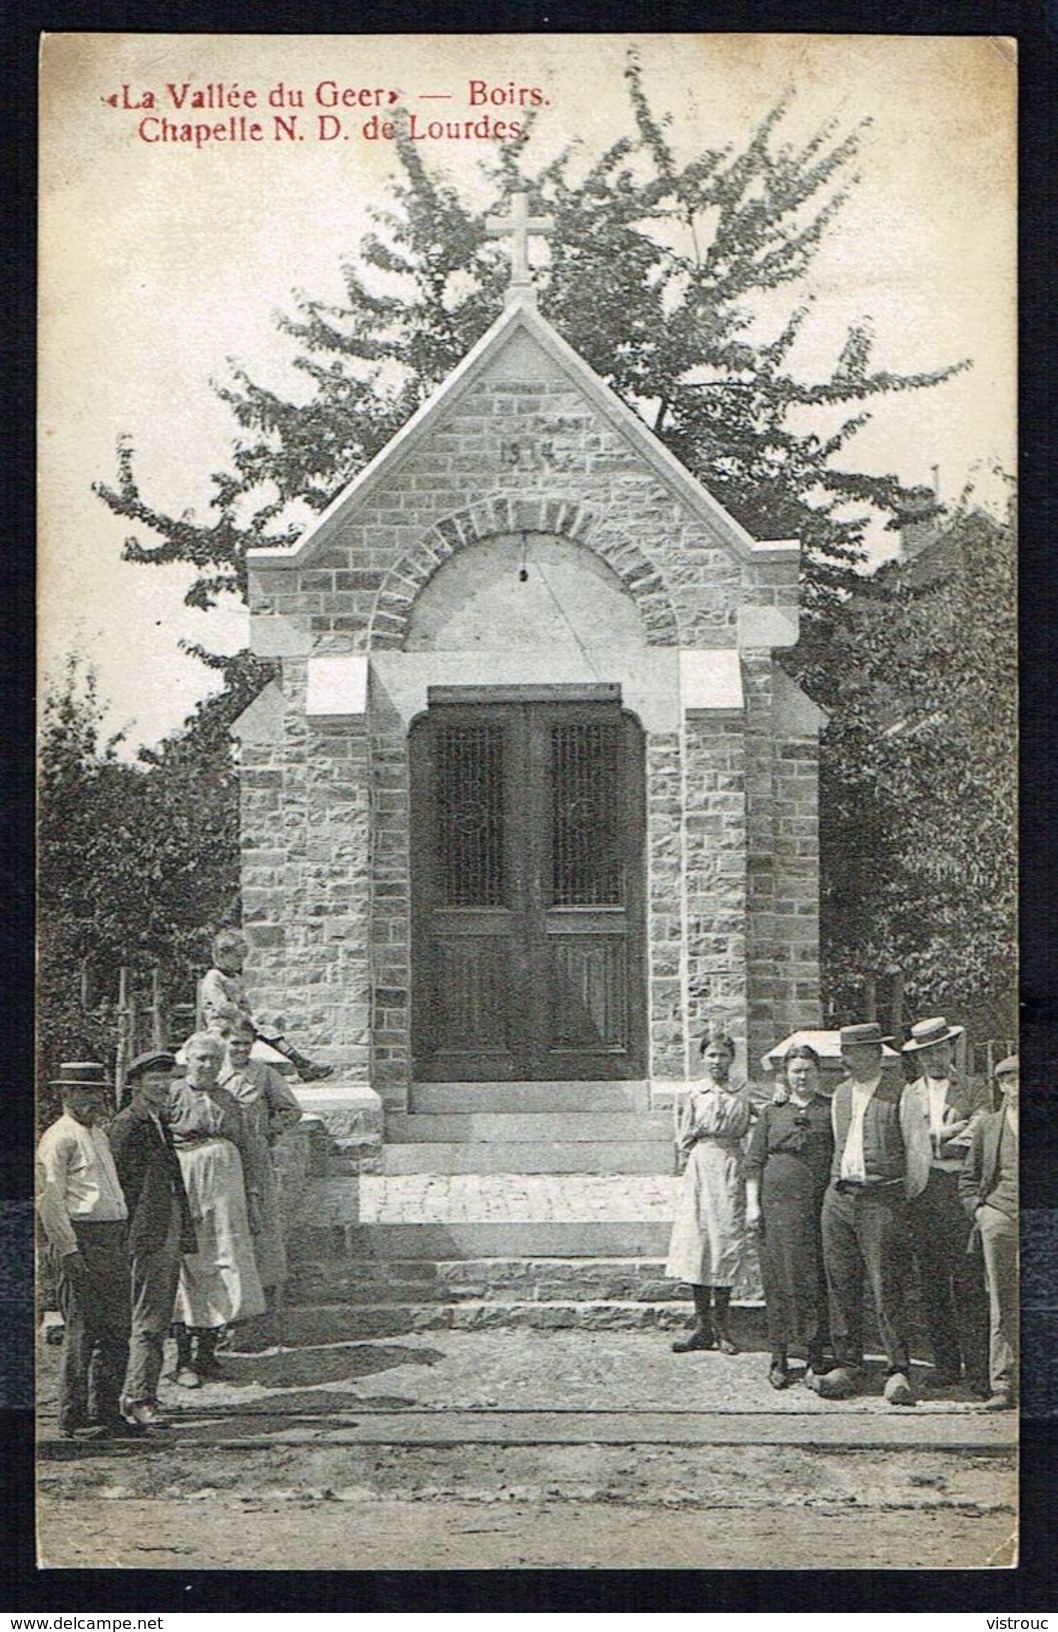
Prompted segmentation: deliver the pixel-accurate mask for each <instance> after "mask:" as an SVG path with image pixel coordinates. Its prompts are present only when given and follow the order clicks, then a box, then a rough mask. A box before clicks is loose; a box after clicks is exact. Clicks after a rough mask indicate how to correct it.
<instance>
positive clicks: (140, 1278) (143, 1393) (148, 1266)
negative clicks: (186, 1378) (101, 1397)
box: [123, 1201, 180, 1406]
mask: <svg viewBox="0 0 1058 1632" xmlns="http://www.w3.org/2000/svg"><path fill="white" fill-rule="evenodd" d="M179 1279H180V1207H179V1204H178V1203H177V1202H176V1201H174V1202H173V1210H172V1215H171V1217H170V1220H169V1229H168V1232H167V1234H166V1237H165V1240H164V1241H163V1242H162V1244H161V1246H159V1247H155V1248H154V1249H153V1250H152V1251H150V1252H134V1253H133V1254H132V1336H131V1338H130V1339H129V1369H128V1374H127V1376H126V1378H125V1387H124V1390H123V1398H124V1404H125V1405H126V1406H130V1405H155V1404H156V1403H157V1400H158V1379H159V1377H160V1376H161V1374H162V1356H163V1350H164V1344H165V1335H166V1333H167V1332H168V1330H169V1327H170V1326H171V1325H172V1320H173V1307H174V1305H175V1303H176V1288H177V1283H178V1282H179Z"/></svg>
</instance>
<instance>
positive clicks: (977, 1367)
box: [903, 1016, 990, 1399]
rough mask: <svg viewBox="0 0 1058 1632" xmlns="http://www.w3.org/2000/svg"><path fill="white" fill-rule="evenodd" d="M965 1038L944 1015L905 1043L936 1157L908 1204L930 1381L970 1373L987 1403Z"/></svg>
mask: <svg viewBox="0 0 1058 1632" xmlns="http://www.w3.org/2000/svg"><path fill="white" fill-rule="evenodd" d="M962 1031H963V1028H962V1026H949V1024H948V1022H947V1021H946V1020H945V1019H944V1018H943V1017H941V1016H938V1017H936V1018H935V1019H930V1020H917V1021H916V1022H915V1024H914V1025H913V1026H912V1027H911V1036H910V1038H909V1039H908V1041H907V1042H906V1043H905V1044H904V1050H903V1051H904V1054H905V1055H907V1056H909V1057H910V1058H911V1059H912V1060H913V1061H914V1062H915V1064H916V1066H917V1067H918V1069H919V1073H920V1074H919V1076H918V1077H917V1078H916V1079H915V1081H914V1082H913V1083H911V1085H910V1087H909V1088H908V1090H907V1091H908V1095H909V1096H910V1098H911V1099H912V1100H913V1101H914V1103H915V1106H916V1109H917V1110H918V1114H919V1115H920V1116H921V1117H922V1120H923V1121H924V1123H925V1125H926V1129H927V1131H928V1133H929V1140H930V1150H931V1155H930V1164H929V1177H928V1179H927V1181H926V1186H925V1189H923V1190H922V1191H921V1193H920V1194H919V1195H917V1196H916V1197H915V1199H914V1201H912V1202H910V1203H909V1207H908V1214H909V1218H910V1222H911V1237H912V1245H913V1247H914V1253H915V1259H916V1262H917V1264H918V1274H919V1292H920V1298H921V1304H922V1313H923V1315H924V1317H925V1322H926V1330H927V1332H928V1333H929V1341H930V1347H931V1349H932V1351H933V1367H934V1369H933V1372H932V1374H931V1376H930V1377H929V1378H928V1382H929V1384H930V1386H931V1387H932V1388H936V1389H941V1390H946V1389H950V1388H953V1387H957V1386H958V1384H959V1383H960V1382H961V1381H963V1378H964V1370H965V1381H966V1382H967V1383H968V1384H969V1386H970V1388H971V1389H972V1390H973V1392H974V1393H975V1394H977V1395H978V1396H979V1397H980V1398H982V1399H987V1397H988V1394H989V1392H990V1390H989V1383H988V1311H987V1305H986V1302H985V1295H984V1285H983V1282H982V1278H981V1268H980V1260H979V1259H976V1258H974V1257H970V1256H968V1255H967V1251H966V1243H967V1237H968V1230H967V1224H966V1213H965V1210H964V1209H963V1206H962V1204H961V1202H960V1200H959V1174H960V1172H961V1170H962V1165H963V1161H964V1160H965V1157H966V1148H967V1145H968V1143H969V1131H968V1130H969V1129H970V1124H971V1121H972V1119H973V1114H974V1109H975V1107H974V1105H973V1103H972V1101H971V1098H970V1093H969V1090H968V1089H967V1087H966V1085H965V1083H964V1082H963V1081H962V1079H961V1078H960V1076H959V1074H958V1072H957V1071H956V1069H955V1059H954V1048H953V1045H954V1043H955V1040H956V1038H958V1037H960V1036H961V1035H962Z"/></svg>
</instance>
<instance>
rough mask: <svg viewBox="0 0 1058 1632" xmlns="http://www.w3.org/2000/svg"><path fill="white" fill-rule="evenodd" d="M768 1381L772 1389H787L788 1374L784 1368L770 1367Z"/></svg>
mask: <svg viewBox="0 0 1058 1632" xmlns="http://www.w3.org/2000/svg"><path fill="white" fill-rule="evenodd" d="M768 1381H769V1383H770V1384H771V1386H772V1388H789V1386H790V1373H789V1372H788V1371H787V1369H786V1367H785V1366H772V1368H771V1370H770V1371H769V1373H768Z"/></svg>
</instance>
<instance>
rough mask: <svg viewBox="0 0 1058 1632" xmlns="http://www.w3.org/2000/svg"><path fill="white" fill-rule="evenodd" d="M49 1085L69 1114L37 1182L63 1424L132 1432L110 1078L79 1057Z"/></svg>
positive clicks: (121, 1200) (88, 1430)
mask: <svg viewBox="0 0 1058 1632" xmlns="http://www.w3.org/2000/svg"><path fill="white" fill-rule="evenodd" d="M51 1086H52V1087H53V1088H58V1090H59V1093H60V1094H61V1095H62V1115H61V1116H60V1117H59V1118H58V1120H57V1121H55V1122H53V1123H52V1124H51V1126H50V1127H49V1128H47V1129H46V1130H45V1132H44V1134H43V1135H42V1137H41V1141H40V1144H39V1145H38V1146H37V1163H36V1181H37V1182H36V1190H37V1212H38V1214H39V1215H40V1221H41V1224H42V1226H43V1229H44V1233H45V1235H46V1236H47V1238H48V1243H49V1245H50V1247H51V1251H52V1253H53V1255H54V1259H55V1267H56V1272H57V1279H58V1290H59V1308H60V1309H61V1310H62V1317H63V1321H64V1324H65V1331H64V1335H63V1344H62V1359H61V1362H60V1365H59V1432H60V1434H62V1435H63V1437H64V1438H74V1437H76V1438H97V1437H102V1436H103V1435H107V1434H115V1433H117V1434H121V1433H127V1432H132V1431H134V1430H133V1429H132V1428H131V1427H130V1425H129V1424H127V1423H126V1422H125V1421H124V1419H123V1417H122V1415H121V1405H120V1390H121V1383H122V1379H123V1378H124V1376H125V1368H126V1366H127V1364H128V1355H129V1263H128V1257H127V1255H126V1250H125V1235H126V1220H127V1217H128V1208H127V1207H126V1205H125V1197H124V1194H123V1193H122V1189H121V1184H120V1182H119V1180H118V1175H117V1171H116V1169H115V1166H114V1158H113V1156H112V1154H111V1150H110V1145H109V1143H108V1142H107V1136H106V1134H105V1133H104V1132H103V1130H102V1128H101V1127H99V1126H98V1124H99V1122H100V1120H101V1119H102V1117H103V1115H104V1114H105V1111H106V1105H107V1095H108V1093H109V1092H110V1091H111V1085H110V1084H109V1083H108V1081H107V1078H106V1071H105V1068H104V1067H103V1066H102V1065H100V1063H99V1062H98V1060H81V1061H71V1062H69V1063H66V1064H63V1065H62V1066H60V1068H59V1076H58V1077H57V1078H56V1079H54V1080H53V1082H52V1083H51Z"/></svg>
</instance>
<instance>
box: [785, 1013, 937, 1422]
mask: <svg viewBox="0 0 1058 1632" xmlns="http://www.w3.org/2000/svg"><path fill="white" fill-rule="evenodd" d="M891 1040H892V1039H891V1038H888V1037H883V1036H882V1033H881V1027H880V1026H878V1025H876V1024H875V1023H874V1022H873V1021H872V1022H870V1023H867V1024H862V1025H854V1026H843V1027H842V1029H841V1057H842V1060H843V1061H844V1063H845V1065H846V1066H847V1068H848V1072H849V1075H848V1077H847V1078H846V1080H845V1081H844V1082H841V1083H839V1084H838V1087H837V1088H836V1089H835V1091H834V1097H833V1100H832V1101H831V1116H832V1121H833V1128H834V1160H833V1165H832V1167H831V1176H830V1184H829V1185H828V1187H827V1193H826V1196H825V1197H824V1200H823V1220H822V1223H823V1259H824V1263H825V1265H826V1275H827V1293H828V1296H829V1301H830V1335H831V1339H832V1345H833V1349H834V1356H835V1359H836V1361H837V1364H836V1366H835V1367H834V1368H833V1369H832V1370H830V1371H828V1372H825V1373H824V1374H823V1376H822V1377H813V1378H812V1380H811V1386H813V1387H814V1388H815V1389H816V1392H817V1393H819V1394H821V1395H822V1396H823V1397H824V1398H825V1399H845V1398H847V1397H848V1396H849V1395H850V1394H854V1393H855V1392H856V1390H857V1388H858V1387H859V1386H860V1383H861V1380H862V1377H863V1355H864V1333H863V1279H864V1275H866V1276H867V1278H868V1280H869V1281H870V1285H871V1295H872V1298H873V1300H874V1308H875V1313H876V1314H877V1316H878V1331H879V1335H880V1337H881V1340H882V1343H883V1345H884V1347H885V1355H886V1365H887V1375H886V1380H885V1397H886V1399H887V1400H888V1401H889V1403H890V1404H891V1405H913V1404H914V1403H915V1396H914V1393H913V1391H912V1388H911V1353H910V1348H909V1344H908V1335H907V1320H906V1313H905V1292H904V1283H905V1275H906V1262H907V1256H908V1250H909V1236H908V1227H907V1200H908V1199H909V1198H910V1197H913V1196H916V1195H918V1194H919V1192H920V1191H921V1190H923V1189H924V1188H925V1185H926V1180H927V1178H928V1175H929V1159H930V1148H929V1138H928V1136H927V1133H926V1128H925V1124H924V1122H923V1120H922V1117H921V1115H920V1114H919V1113H918V1111H917V1109H916V1108H915V1107H914V1106H913V1105H912V1103H911V1101H910V1099H909V1098H908V1095H907V1092H906V1090H905V1089H904V1086H903V1084H902V1083H901V1082H898V1081H893V1080H891V1079H889V1078H887V1077H886V1076H884V1075H883V1072H882V1063H883V1058H884V1054H883V1045H884V1044H885V1043H887V1042H890V1041H891Z"/></svg>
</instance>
